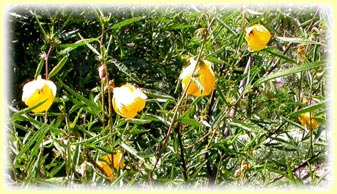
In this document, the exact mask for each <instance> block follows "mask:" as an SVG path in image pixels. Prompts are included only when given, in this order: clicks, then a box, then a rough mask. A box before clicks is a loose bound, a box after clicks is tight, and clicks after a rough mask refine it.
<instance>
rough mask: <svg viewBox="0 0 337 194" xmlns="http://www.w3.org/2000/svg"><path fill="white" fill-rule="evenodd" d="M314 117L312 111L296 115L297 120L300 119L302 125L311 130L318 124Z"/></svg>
mask: <svg viewBox="0 0 337 194" xmlns="http://www.w3.org/2000/svg"><path fill="white" fill-rule="evenodd" d="M314 117H315V115H314V113H311V112H306V113H303V114H301V115H300V116H299V117H298V120H299V121H300V123H301V125H302V126H304V127H306V128H307V129H308V130H312V129H315V128H316V127H317V126H318V121H317V120H316V119H314Z"/></svg>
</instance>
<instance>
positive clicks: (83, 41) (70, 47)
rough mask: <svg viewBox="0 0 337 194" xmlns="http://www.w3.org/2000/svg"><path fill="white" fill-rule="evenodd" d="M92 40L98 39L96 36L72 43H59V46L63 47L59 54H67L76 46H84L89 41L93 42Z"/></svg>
mask: <svg viewBox="0 0 337 194" xmlns="http://www.w3.org/2000/svg"><path fill="white" fill-rule="evenodd" d="M94 41H98V39H97V38H87V39H83V38H82V39H81V40H78V41H76V42H74V43H70V44H61V45H60V47H61V48H65V49H63V50H61V51H60V54H61V55H63V54H67V53H69V52H70V51H72V50H74V49H76V48H77V47H80V46H84V45H86V44H88V43H91V42H94Z"/></svg>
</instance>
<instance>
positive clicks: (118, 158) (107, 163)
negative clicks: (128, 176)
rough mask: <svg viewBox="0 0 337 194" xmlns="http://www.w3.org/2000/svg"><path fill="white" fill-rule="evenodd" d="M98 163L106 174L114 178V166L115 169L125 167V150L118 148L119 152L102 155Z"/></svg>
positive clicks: (111, 178)
mask: <svg viewBox="0 0 337 194" xmlns="http://www.w3.org/2000/svg"><path fill="white" fill-rule="evenodd" d="M97 164H98V165H99V166H100V167H101V168H102V170H103V171H104V173H105V175H106V176H107V177H108V178H109V179H110V180H113V179H114V178H115V173H114V171H113V169H112V168H114V169H123V168H124V156H123V152H122V151H120V150H117V152H116V153H115V154H114V155H112V154H107V155H104V156H102V157H101V159H100V160H99V161H97Z"/></svg>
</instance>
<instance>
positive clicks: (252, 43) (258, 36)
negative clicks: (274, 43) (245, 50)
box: [246, 24, 271, 51]
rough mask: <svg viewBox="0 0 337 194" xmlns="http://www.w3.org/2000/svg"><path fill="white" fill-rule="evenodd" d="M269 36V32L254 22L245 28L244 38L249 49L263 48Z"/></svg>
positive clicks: (257, 49)
mask: <svg viewBox="0 0 337 194" xmlns="http://www.w3.org/2000/svg"><path fill="white" fill-rule="evenodd" d="M270 38H271V34H270V32H269V31H268V29H267V28H266V27H264V26H263V25H261V24H255V25H253V26H250V27H248V28H246V40H247V42H248V46H249V50H251V51H259V50H262V49H264V48H265V47H266V45H267V43H268V42H269V40H270Z"/></svg>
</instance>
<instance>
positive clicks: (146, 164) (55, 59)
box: [6, 5, 329, 187]
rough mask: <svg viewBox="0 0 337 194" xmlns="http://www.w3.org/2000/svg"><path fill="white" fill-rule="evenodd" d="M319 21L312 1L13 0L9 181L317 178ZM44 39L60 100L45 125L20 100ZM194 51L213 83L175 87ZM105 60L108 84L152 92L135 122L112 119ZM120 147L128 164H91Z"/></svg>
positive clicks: (322, 140) (324, 30) (322, 51)
mask: <svg viewBox="0 0 337 194" xmlns="http://www.w3.org/2000/svg"><path fill="white" fill-rule="evenodd" d="M326 17H327V11H326V9H325V7H317V6H307V7H306V6H302V7H280V8H278V7H275V8H264V7H257V6H252V7H227V6H226V5H172V6H163V7H160V6H143V7H140V6H101V7H92V6H79V7H66V6H65V7H63V6H55V7H44V6H39V7H34V6H14V7H12V8H10V9H9V11H8V20H9V29H8V30H9V32H8V34H9V35H10V38H9V42H8V44H9V45H8V46H9V47H8V49H9V54H10V58H9V59H10V60H9V64H8V65H9V66H10V75H11V76H10V77H11V86H10V88H12V94H11V95H10V96H9V98H10V99H9V102H8V104H9V106H8V110H9V113H10V118H9V125H8V126H7V135H8V140H7V149H8V158H9V161H8V163H9V165H8V169H7V173H8V174H7V175H6V178H7V180H8V184H10V185H16V186H27V185H43V186H67V187H73V186H74V185H115V186H144V187H148V186H154V185H164V186H184V185H188V186H193V187H199V186H207V185H219V186H236V185H251V186H262V187H268V186H277V185H288V186H289V185H292V186H295V185H296V186H299V185H311V186H317V185H318V186H326V185H327V184H328V181H327V175H329V174H328V170H327V162H328V161H327V159H328V155H329V152H328V151H329V150H328V143H329V138H328V135H327V134H328V131H327V127H326V119H327V118H326V116H327V115H326V107H325V105H326V103H327V101H326V89H327V75H326V72H327V71H328V69H329V67H328V66H327V63H326V59H327V52H328V49H329V48H328V45H329V44H328V39H327V36H329V34H328V29H329V22H328V21H327V19H326ZM257 23H260V24H263V25H264V26H265V27H266V28H267V29H268V30H269V31H270V32H271V33H272V40H271V41H270V42H269V43H268V46H267V47H266V48H265V49H264V50H262V51H258V52H250V51H249V50H248V46H247V43H246V41H245V38H244V37H245V33H246V32H245V28H246V27H248V26H251V25H253V24H257ZM50 48H52V49H51V52H50V53H49V55H48V56H49V57H48V63H49V66H48V68H49V72H52V70H53V71H54V72H53V73H54V74H53V75H52V76H51V77H50V79H51V80H52V81H54V82H55V84H56V85H57V96H56V100H55V102H54V104H53V105H52V107H51V109H50V110H49V111H48V120H47V122H46V120H45V119H44V114H42V113H40V114H33V113H30V111H29V109H27V108H26V106H25V105H24V103H23V102H22V101H21V95H22V87H23V85H24V84H25V83H26V82H28V81H30V80H33V79H34V77H36V76H37V75H39V74H41V75H42V77H45V71H44V64H45V62H46V61H45V56H46V55H47V54H48V50H49V49H50ZM198 55H200V56H201V57H202V58H203V59H207V60H209V61H211V62H212V63H213V64H214V65H213V69H214V72H215V74H216V77H217V82H216V87H215V90H214V92H213V93H212V94H211V95H209V96H205V97H193V96H182V89H181V84H180V82H179V80H178V77H179V74H180V72H181V70H182V68H183V67H184V66H186V65H187V63H186V58H188V57H190V56H195V57H196V56H198ZM102 62H105V63H106V64H107V67H108V75H109V78H110V79H111V80H113V81H114V85H115V86H120V85H122V84H125V83H132V84H133V85H135V86H137V87H139V88H142V90H143V92H144V93H145V94H146V95H147V96H148V99H147V102H146V107H145V109H144V110H143V111H142V112H140V113H139V114H138V115H137V117H136V118H135V119H125V118H122V117H120V116H118V115H116V114H115V113H114V112H113V113H112V115H111V116H109V113H108V112H109V106H108V104H107V103H108V102H109V100H108V95H107V94H106V93H104V94H105V95H104V101H102V98H101V94H102V88H104V87H105V86H104V85H101V80H100V78H99V76H98V71H97V69H98V67H99V66H100V64H101V63H102ZM248 67H249V68H248ZM245 69H246V71H245ZM247 70H248V71H247ZM181 98H183V101H182V102H183V103H181V104H179V105H180V106H179V108H176V105H177V103H178V102H179V101H180V99H181ZM102 102H103V103H102ZM308 111H310V112H312V113H315V119H316V120H317V121H319V123H320V124H319V126H318V127H317V128H315V129H313V130H308V129H306V128H305V127H304V126H302V125H301V124H300V123H299V120H298V116H299V115H300V114H301V113H303V112H308ZM175 112H176V113H177V117H176V118H173V117H174V113H175ZM172 122H174V123H173V124H174V125H173V126H174V127H173V130H172V133H170V135H169V139H168V144H167V146H166V147H164V148H162V152H159V151H158V149H157V148H158V147H160V145H162V143H163V140H164V139H165V137H166V133H167V131H168V128H169V126H170V125H171V124H172ZM116 150H121V151H122V152H123V153H124V158H125V166H124V168H123V169H119V170H115V175H116V176H115V177H114V178H113V179H109V178H107V177H106V174H105V173H104V171H102V170H101V169H100V168H99V167H97V163H96V162H95V161H97V160H98V159H99V158H100V157H101V156H103V155H106V154H109V153H115V151H116ZM157 160H158V161H159V162H158V165H156V166H155V163H156V161H157Z"/></svg>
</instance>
